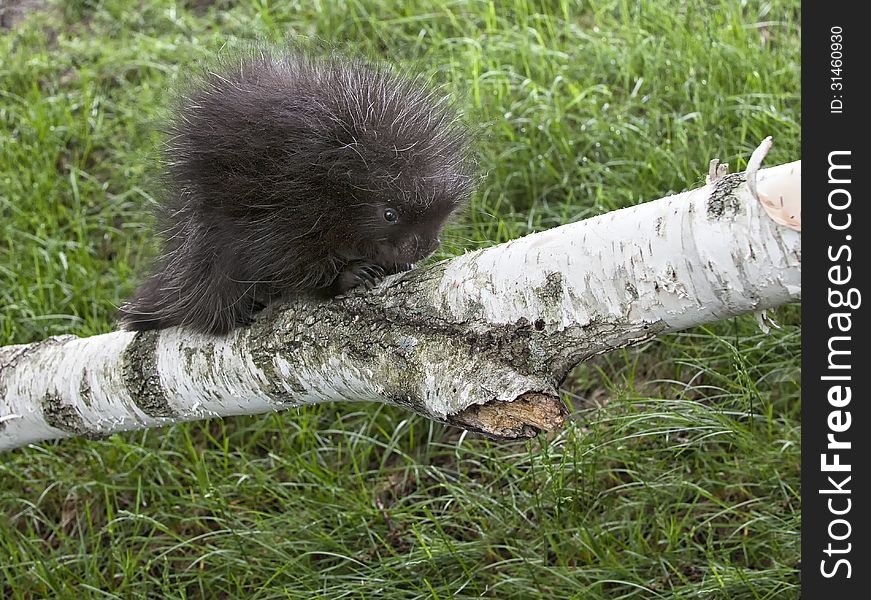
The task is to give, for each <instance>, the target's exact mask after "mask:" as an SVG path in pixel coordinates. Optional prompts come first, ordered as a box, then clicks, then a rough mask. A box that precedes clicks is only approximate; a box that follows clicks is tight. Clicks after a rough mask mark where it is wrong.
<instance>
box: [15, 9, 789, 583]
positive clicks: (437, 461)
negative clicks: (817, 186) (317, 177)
mask: <svg viewBox="0 0 871 600" xmlns="http://www.w3.org/2000/svg"><path fill="white" fill-rule="evenodd" d="M291 34H293V35H306V36H313V37H318V38H321V39H323V40H325V41H327V42H331V43H337V44H340V45H342V46H345V47H347V48H349V49H351V50H353V51H358V52H362V53H366V54H372V55H377V56H382V57H389V58H390V59H392V60H394V61H396V62H398V63H401V64H404V65H409V66H412V67H415V68H419V69H423V70H426V71H428V72H432V73H433V78H434V80H435V81H437V82H439V83H440V84H443V85H444V86H445V87H446V89H448V90H450V91H451V92H453V93H454V94H456V95H457V97H458V98H459V102H460V104H461V105H462V106H463V107H464V109H465V111H466V113H467V114H468V118H469V122H470V123H473V124H474V128H475V129H476V131H477V133H478V142H477V144H478V147H479V152H480V157H481V164H482V167H483V170H484V173H485V177H484V179H483V181H482V185H481V188H480V190H479V192H478V193H477V194H476V196H475V198H474V202H473V205H472V207H471V209H470V210H469V211H468V212H467V213H466V214H465V215H464V216H463V218H462V219H461V220H460V222H459V223H458V224H456V225H455V226H454V228H453V229H452V230H451V232H450V235H449V236H448V237H449V241H448V243H447V244H446V245H445V247H444V248H443V253H442V255H443V256H448V255H452V254H456V253H459V252H461V251H462V250H464V249H472V248H477V247H482V246H486V245H490V244H493V243H497V242H501V241H504V240H507V239H510V238H513V237H516V236H519V235H523V234H525V233H528V232H530V231H535V230H541V229H544V228H548V227H551V226H554V225H557V224H561V223H565V222H568V221H572V220H577V219H581V218H584V217H587V216H590V215H594V214H598V213H600V212H603V211H608V210H612V209H615V208H618V207H621V206H626V205H630V204H635V203H638V202H642V201H644V200H650V199H655V198H659V197H661V196H663V195H666V194H668V193H670V192H676V191H680V190H683V189H687V188H691V187H695V186H696V185H698V184H699V183H701V182H702V180H703V174H704V173H705V172H706V171H707V163H708V160H709V159H710V158H712V157H719V158H720V159H721V160H723V161H727V162H729V163H730V164H731V165H732V166H733V168H737V169H740V168H742V167H743V165H744V164H745V161H746V159H747V157H748V156H749V154H750V152H751V150H752V149H753V148H754V147H755V146H756V145H757V143H758V142H759V141H760V140H761V139H762V138H763V137H764V136H766V135H769V134H771V135H774V137H775V147H774V149H773V151H772V153H771V155H770V156H769V159H768V160H767V164H776V163H779V162H786V161H789V160H795V159H796V158H798V157H799V142H800V124H799V114H800V96H799V41H800V24H799V22H798V2H787V1H783V0H771V1H767V2H759V1H755V0H750V1H748V2H742V3H738V2H731V1H728V0H718V1H701V0H692V1H687V2H681V3H677V2H668V1H665V0H662V1H658V2H643V1H642V2H625V1H624V2H620V1H602V2H583V3H574V2H567V1H564V2H561V1H559V0H550V1H542V2H538V3H533V2H528V1H524V0H514V1H512V2H491V3H488V2H480V1H479V2H471V3H463V2H456V1H454V2H450V1H445V0H435V1H433V2H428V1H423V0H414V1H406V0H379V1H371V0H351V1H349V2H347V3H342V2H338V1H332V0H320V1H318V2H298V3H297V2H268V1H267V0H261V1H253V0H252V1H247V2H245V1H242V2H232V3H231V2H217V3H215V4H211V5H210V3H208V2H204V1H201V2H195V1H191V2H187V3H185V2H171V1H168V0H160V1H155V2H148V3H146V2H123V1H121V0H105V1H103V2H100V1H98V0H95V1H88V0H79V1H77V2H66V3H63V4H62V5H61V4H58V5H56V6H51V7H50V8H49V10H48V11H47V12H45V13H44V14H35V15H31V17H30V18H29V19H28V20H27V21H26V22H25V23H24V24H22V25H19V26H17V27H16V28H15V29H14V30H12V31H9V32H0V344H9V343H25V342H29V341H33V340H37V339H41V338H43V337H46V336H49V335H55V334H61V333H74V334H77V335H93V334H97V333H101V332H105V331H109V330H111V329H112V328H113V325H112V314H113V311H114V307H115V306H117V305H118V303H119V302H120V301H121V300H122V299H123V298H124V296H125V295H126V294H128V293H129V292H130V291H131V289H132V287H133V285H134V284H135V281H136V277H137V274H138V273H141V272H142V270H143V269H144V268H145V265H146V263H147V258H148V256H150V255H151V253H152V252H153V250H154V246H153V244H154V241H153V237H152V235H151V233H150V231H149V226H150V223H151V221H150V218H149V216H148V206H149V204H150V203H151V202H152V201H153V199H152V197H151V196H150V192H153V191H154V190H155V189H156V188H155V186H153V185H152V183H151V177H152V174H151V171H150V168H151V167H150V166H149V164H150V161H151V157H152V156H153V154H154V151H155V147H156V144H157V141H158V137H157V136H156V135H155V134H154V133H153V132H154V129H155V124H156V123H159V122H160V119H161V115H162V110H163V107H164V106H165V105H166V102H167V97H168V95H169V90H170V89H171V88H172V85H173V83H174V82H175V81H176V80H177V78H178V77H179V76H180V74H181V75H183V73H184V68H185V65H190V64H192V63H194V62H196V61H197V60H198V59H200V58H202V57H206V56H209V55H210V54H212V53H213V52H214V51H215V50H217V49H218V48H220V47H221V46H223V45H225V44H230V45H235V44H239V43H243V42H244V40H247V39H252V38H260V39H268V40H281V39H283V38H284V36H286V35H291ZM776 317H777V320H778V321H779V322H780V323H781V325H782V326H783V328H782V329H781V330H779V331H777V330H775V331H774V332H772V333H771V334H769V335H763V334H761V333H760V332H759V330H758V328H757V327H756V325H755V321H754V320H753V319H751V318H742V319H735V320H731V321H728V322H723V323H718V324H715V325H713V326H710V327H707V328H699V329H695V330H692V331H688V332H685V333H683V334H679V335H672V336H667V337H665V338H663V339H660V340H658V341H656V342H655V343H650V344H648V345H646V346H645V347H643V348H638V349H633V350H626V351H620V352H616V353H614V354H612V355H610V356H607V357H603V358H601V359H599V360H597V361H594V362H591V363H587V364H585V365H581V366H580V367H578V368H577V369H576V370H575V371H574V372H573V373H572V374H571V376H570V378H569V379H568V380H567V382H566V385H565V394H566V399H567V400H568V401H569V402H570V403H571V404H572V407H573V409H574V412H573V416H572V420H571V422H570V424H569V426H568V427H567V428H566V429H565V430H564V431H562V432H560V433H559V434H557V435H553V436H550V437H541V438H539V439H537V440H534V441H531V442H527V443H513V444H500V443H494V442H490V441H487V440H482V439H478V438H475V437H474V436H466V435H462V434H461V433H460V432H458V431H457V430H453V429H449V428H445V427H442V426H441V425H436V424H433V423H430V422H428V421H426V420H425V419H422V418H419V417H416V416H412V415H409V414H407V413H405V412H403V411H401V410H399V409H394V408H387V407H383V406H378V405H375V404H372V405H349V404H334V405H325V406H316V407H307V408H304V409H302V410H299V411H290V412H287V413H284V414H275V415H268V416H262V417H256V418H234V419H226V420H224V421H220V420H214V421H210V422H202V423H194V424H187V425H179V426H176V427H171V428H165V429H160V430H153V431H147V432H138V433H129V434H125V435H117V436H113V437H111V438H109V439H107V440H105V441H99V442H95V441H86V440H67V441H63V442H58V443H44V444H40V445H38V446H32V447H29V448H26V449H22V450H17V451H14V452H11V453H6V454H2V455H0V573H2V576H0V597H3V598H14V599H31V598H76V599H80V598H136V597H143V598H145V597H147V598H173V599H174V598H256V599H266V598H388V599H393V598H409V599H410V598H440V599H445V598H452V597H458V598H462V597H476V596H481V595H483V596H486V597H493V598H518V599H523V598H536V597H540V598H580V599H586V598H591V599H598V598H701V599H708V598H724V599H726V598H728V599H733V598H739V599H741V598H748V599H750V598H752V599H767V598H796V597H797V596H798V580H799V577H798V571H797V565H798V561H799V522H800V496H799V443H800V420H799V414H800V406H799V391H800V390H799V383H798V382H799V374H800V366H799V358H800V330H799V317H798V311H797V310H796V309H795V307H788V308H786V309H782V310H780V311H778V313H777V315H776Z"/></svg>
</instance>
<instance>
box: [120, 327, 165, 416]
mask: <svg viewBox="0 0 871 600" xmlns="http://www.w3.org/2000/svg"><path fill="white" fill-rule="evenodd" d="M159 337H160V332H159V331H143V332H140V333H137V334H136V337H134V338H133V341H131V342H130V345H129V346H127V349H126V350H125V351H124V366H123V370H124V383H125V385H126V386H127V391H128V393H129V394H130V398H131V399H132V400H133V402H134V403H135V404H136V406H137V407H139V409H140V410H141V411H142V412H144V413H145V414H147V415H148V416H150V417H154V418H161V417H174V416H177V415H176V412H175V410H173V408H172V407H171V406H170V405H169V401H168V399H167V397H166V393H165V392H164V390H163V386H161V384H160V374H159V373H158V371H157V341H158V339H159Z"/></svg>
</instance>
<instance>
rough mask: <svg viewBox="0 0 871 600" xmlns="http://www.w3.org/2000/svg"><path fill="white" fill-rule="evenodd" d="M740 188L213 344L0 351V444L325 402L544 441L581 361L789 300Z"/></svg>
mask: <svg viewBox="0 0 871 600" xmlns="http://www.w3.org/2000/svg"><path fill="white" fill-rule="evenodd" d="M754 166H755V165H754ZM713 170H714V169H713V167H712V171H713ZM747 175H748V174H745V173H738V174H733V175H725V176H722V177H719V178H717V177H712V178H711V179H712V181H711V182H710V183H709V184H708V185H705V186H704V187H701V188H699V189H696V190H693V191H690V192H686V193H682V194H677V195H674V196H670V197H668V198H663V199H661V200H656V201H653V202H648V203H645V204H641V205H638V206H633V207H630V208H625V209H622V210H618V211H614V212H611V213H608V214H604V215H601V216H598V217H595V218H592V219H588V220H586V221H582V222H579V223H573V224H569V225H564V226H562V227H557V228H555V229H551V230H548V231H544V232H541V233H536V234H532V235H528V236H526V237H524V238H521V239H518V240H514V241H511V242H508V243H505V244H501V245H499V246H495V247H492V248H488V249H485V250H479V251H476V252H471V253H467V254H464V255H462V256H459V257H457V258H454V259H452V260H448V261H444V262H440V263H437V264H434V265H432V266H429V267H427V268H421V269H416V270H414V271H411V272H408V273H404V274H402V275H398V276H393V277H390V278H388V279H386V280H385V281H384V282H382V283H381V285H379V286H378V287H376V288H375V289H374V290H370V291H359V292H353V293H351V294H350V295H349V296H347V297H345V298H342V299H337V300H333V301H327V302H317V301H308V300H295V301H292V302H289V303H287V304H284V305H282V306H281V307H277V308H274V309H272V310H271V311H268V312H266V313H264V314H262V315H261V316H260V317H259V318H258V319H257V320H256V321H255V322H254V324H253V325H251V326H249V327H246V328H243V329H239V330H237V331H235V332H233V333H232V334H230V335H229V336H226V337H212V336H206V335H202V334H199V333H195V332H191V331H186V330H184V329H182V328H172V329H167V330H164V331H159V332H144V333H138V334H137V333H132V332H126V331H117V332H114V333H108V334H105V335H98V336H94V337H90V338H85V339H79V338H76V337H73V336H61V337H54V338H50V339H47V340H44V341H42V342H37V343H33V344H28V345H20V346H7V347H4V348H0V449H9V448H15V447H19V446H23V445H26V444H29V443H33V442H39V441H41V440H48V439H52V438H59V437H67V436H76V435H79V436H91V437H100V436H104V435H108V434H111V433H114V432H118V431H124V430H131V429H140V428H145V427H155V426H161V425H166V424H170V423H176V422H180V421H190V420H196V419H205V418H209V417H214V416H229V415H242V414H258V413H265V412H269V411H275V410H280V409H286V408H288V407H293V406H300V405H304V404H311V403H317V402H330V401H339V400H358V401H372V400H375V401H381V402H386V403H390V404H397V405H400V406H403V407H406V408H408V409H409V410H412V411H415V412H417V413H420V414H422V415H425V416H427V417H429V418H431V419H435V420H438V421H442V422H445V423H450V424H453V425H457V426H460V427H464V428H467V429H471V430H475V431H479V432H482V433H485V434H487V435H490V436H494V437H501V438H519V437H528V436H532V435H535V433H537V432H538V431H541V430H553V429H555V428H558V427H560V426H562V424H563V421H564V417H565V409H564V406H563V404H562V402H561V400H560V398H559V394H558V391H557V390H558V386H559V384H560V382H561V381H562V380H563V378H564V377H565V376H566V374H567V373H568V371H569V370H570V369H571V368H572V367H573V366H574V365H576V364H577V363H579V362H580V361H583V360H585V359H587V358H589V357H591V356H593V355H596V354H600V353H603V352H607V351H610V350H613V349H615V348H620V347H623V346H626V345H629V344H634V343H638V342H641V341H644V340H648V339H650V338H652V337H654V336H656V335H658V334H662V333H665V332H671V331H677V330H681V329H685V328H687V327H692V326H696V325H701V324H704V323H708V322H712V321H717V320H720V319H726V318H729V317H732V316H735V315H740V314H743V313H748V312H753V311H759V310H763V309H767V308H772V307H776V306H778V305H782V304H785V303H788V302H792V301H796V300H799V299H800V297H801V234H800V233H799V232H798V231H795V230H793V229H791V228H789V227H787V226H784V225H781V224H778V223H777V222H775V221H774V220H773V218H771V217H769V216H768V214H767V213H766V209H765V208H764V207H763V205H762V203H761V202H760V201H759V199H758V198H757V197H756V195H755V194H754V192H753V191H751V189H752V186H751V185H748V180H747ZM750 175H751V179H752V178H753V175H755V173H750ZM800 178H801V166H800V163H799V162H795V163H790V164H786V165H781V166H778V167H773V168H769V169H764V170H761V171H759V172H758V180H757V184H756V191H757V192H758V196H759V197H763V196H764V198H766V199H767V201H768V202H767V203H768V204H772V203H773V204H775V205H776V204H778V202H779V205H780V206H781V207H783V206H793V207H795V206H798V201H799V200H800V196H799V195H800V191H799V188H800ZM791 210H792V212H795V209H791ZM798 210H800V209H798ZM792 216H793V217H794V216H795V215H792ZM799 218H800V217H799Z"/></svg>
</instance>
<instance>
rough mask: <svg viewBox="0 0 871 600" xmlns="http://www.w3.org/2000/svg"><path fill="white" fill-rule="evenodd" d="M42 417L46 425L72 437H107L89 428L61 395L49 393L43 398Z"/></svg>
mask: <svg viewBox="0 0 871 600" xmlns="http://www.w3.org/2000/svg"><path fill="white" fill-rule="evenodd" d="M42 416H43V418H44V419H45V422H46V423H48V424H49V425H51V426H52V427H54V428H55V429H60V430H61V431H64V432H66V433H69V434H70V435H77V436H82V437H86V438H89V439H99V438H103V437H106V434H103V433H101V432H98V431H94V430H93V429H91V428H90V427H88V426H87V424H85V420H84V419H83V418H82V415H81V414H79V411H77V410H76V408H75V407H74V406H70V405H69V404H64V403H63V400H62V399H61V397H60V395H59V394H53V393H49V394H46V395H45V396H44V397H43V399H42Z"/></svg>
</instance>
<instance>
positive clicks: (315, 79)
mask: <svg viewBox="0 0 871 600" xmlns="http://www.w3.org/2000/svg"><path fill="white" fill-rule="evenodd" d="M163 167H164V172H165V196H164V198H163V200H162V203H161V205H160V208H159V214H158V216H159V219H160V222H161V223H162V228H163V231H164V238H165V239H164V246H163V252H162V254H161V256H160V258H159V259H158V261H157V263H156V265H155V268H154V270H153V274H152V275H151V276H150V277H149V278H148V279H147V280H146V281H145V283H144V284H143V285H142V286H141V287H140V288H139V289H138V290H137V292H136V293H135V295H134V296H133V298H132V299H131V300H130V301H129V302H128V303H127V304H125V305H124V306H123V307H122V309H121V311H120V314H119V318H120V319H121V321H122V323H123V324H124V326H125V327H126V328H128V329H134V330H144V329H159V328H163V327H168V326H171V325H178V324H185V325H189V326H192V327H194V328H196V329H198V330H201V331H205V332H210V333H225V332H227V331H230V330H231V329H233V328H234V327H236V326H238V325H240V324H244V323H246V322H248V321H249V320H250V319H251V317H252V315H253V314H254V313H255V312H256V311H257V310H259V309H261V308H262V307H263V306H264V305H266V304H267V303H269V302H271V301H273V300H275V299H276V298H281V297H285V296H287V295H290V294H294V293H307V292H318V291H321V292H323V291H327V292H329V290H330V289H331V287H330V286H331V285H333V284H334V282H335V281H336V280H337V277H338V275H339V274H340V273H342V271H343V269H345V268H346V267H347V265H348V264H349V262H350V261H352V260H354V259H355V258H356V259H359V258H360V257H366V256H368V255H369V254H374V253H375V252H376V251H375V250H372V249H371V248H372V246H373V244H375V243H376V242H379V241H380V240H379V239H376V237H377V236H376V234H375V233H374V232H376V231H380V230H379V229H378V228H379V227H380V225H379V224H378V223H376V222H375V221H374V220H372V217H371V216H370V215H368V214H364V213H363V212H361V211H362V210H363V208H364V207H366V206H370V205H373V204H375V203H378V202H381V201H383V199H384V198H390V199H391V200H390V201H393V202H396V203H400V204H402V206H401V208H402V209H404V210H405V209H408V210H406V212H409V213H415V214H424V213H425V214H426V215H427V218H431V219H432V221H431V223H432V224H429V221H426V222H424V224H423V225H421V227H423V228H426V227H440V226H441V223H442V222H443V221H442V219H443V217H444V215H446V214H449V213H450V212H452V211H453V210H454V209H455V208H457V206H459V205H460V204H461V203H462V202H463V201H464V200H465V198H466V197H467V196H468V195H469V193H470V191H471V187H472V172H471V159H470V156H469V149H468V138H467V133H466V129H465V128H464V127H463V126H462V125H461V124H460V122H459V120H458V118H457V114H456V112H455V111H454V110H453V109H452V108H451V106H450V104H449V103H448V102H446V99H445V98H442V97H439V96H438V95H436V94H435V93H434V92H433V90H432V89H431V88H430V87H428V86H427V85H425V84H424V83H422V82H421V81H420V80H419V79H417V78H408V77H403V76H401V75H399V74H397V73H396V72H395V71H394V70H392V69H390V68H388V67H384V66H376V65H372V64H370V63H367V62H365V61H363V60H359V59H349V58H344V57H337V56H328V57H313V56H311V55H307V54H305V53H301V52H293V51H288V52H284V53H278V54H276V53H275V52H264V51H258V52H253V53H250V54H248V55H245V56H236V57H234V58H232V59H225V61H224V62H223V64H221V65H220V66H219V67H217V68H213V69H211V70H209V71H208V72H207V73H205V74H204V75H203V76H202V77H200V78H198V79H197V80H196V81H195V82H194V83H192V84H190V85H189V87H188V90H187V91H186V92H184V93H182V94H181V95H180V97H179V99H178V100H177V102H176V105H175V111H174V117H173V119H172V120H171V123H170V127H169V131H168V138H167V143H166V145H165V148H164V156H163ZM433 215H435V216H433ZM381 225H383V223H382V224H381ZM436 233H437V232H436ZM418 237H421V236H418ZM431 237H433V238H434V239H437V237H436V235H432V236H431ZM421 244H423V242H421ZM428 251H429V252H431V249H429V250H428ZM415 252H416V255H420V254H422V253H423V252H422V251H420V252H417V251H415ZM382 267H383V268H382V270H383V271H384V272H393V271H396V270H401V268H400V267H397V268H395V269H391V268H390V266H389V265H388V266H387V267H384V266H383V265H382Z"/></svg>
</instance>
